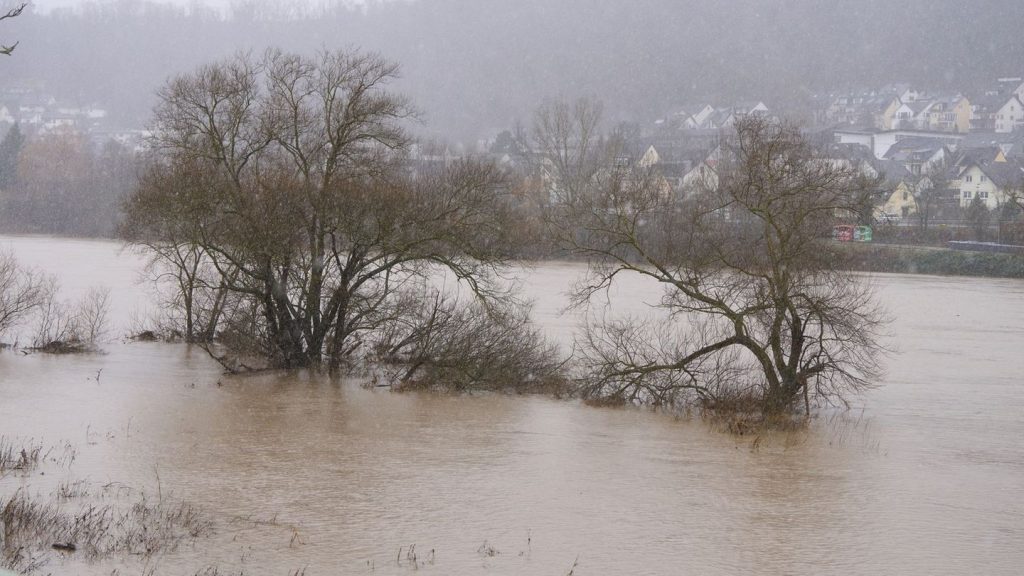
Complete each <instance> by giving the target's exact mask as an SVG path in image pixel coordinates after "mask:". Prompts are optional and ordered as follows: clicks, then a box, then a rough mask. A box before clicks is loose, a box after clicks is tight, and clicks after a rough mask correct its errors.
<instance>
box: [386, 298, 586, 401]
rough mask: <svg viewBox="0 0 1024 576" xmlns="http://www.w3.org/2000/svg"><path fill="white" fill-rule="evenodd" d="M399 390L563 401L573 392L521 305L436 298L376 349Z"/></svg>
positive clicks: (397, 326)
mask: <svg viewBox="0 0 1024 576" xmlns="http://www.w3.org/2000/svg"><path fill="white" fill-rule="evenodd" d="M376 349H377V358H378V359H379V360H380V361H382V362H383V364H384V365H385V366H386V367H387V369H386V370H385V373H386V375H387V379H388V382H389V383H390V384H391V385H392V386H393V387H395V388H396V389H401V390H408V389H414V388H431V389H441V390H452V391H467V390H495V391H506V392H516V393H528V392H543V393H553V394H559V393H563V392H565V391H566V390H567V389H568V386H567V379H566V377H565V374H564V372H563V362H562V361H561V360H560V358H559V353H558V349H557V347H556V346H555V345H554V344H551V343H549V342H547V341H546V340H545V339H544V337H543V335H542V334H541V333H540V331H539V330H538V329H537V328H535V327H534V326H533V324H532V323H531V322H530V320H529V309H527V308H522V307H519V306H515V305H498V304H492V305H486V304H483V303H481V302H479V301H474V302H472V303H470V304H460V303H459V302H458V301H457V300H456V299H450V298H447V297H445V296H444V295H441V294H436V295H435V296H434V298H433V299H426V300H425V304H423V305H422V306H421V307H420V308H419V309H418V310H417V311H416V313H415V314H414V315H412V316H410V317H409V318H407V319H406V321H404V322H401V323H396V324H393V325H391V326H390V327H389V329H388V330H387V331H386V332H385V334H384V336H383V338H382V339H381V340H380V341H378V342H377V344H376Z"/></svg>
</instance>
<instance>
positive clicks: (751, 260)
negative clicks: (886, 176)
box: [561, 117, 883, 415]
mask: <svg viewBox="0 0 1024 576" xmlns="http://www.w3.org/2000/svg"><path fill="white" fill-rule="evenodd" d="M736 132H737V133H736V135H735V137H734V138H732V139H728V140H727V141H725V142H723V154H722V162H721V163H720V164H719V168H718V178H717V179H716V181H717V182H716V186H715V187H713V188H709V189H704V190H699V191H694V193H693V194H691V195H689V196H688V197H687V200H685V201H684V202H682V203H680V202H678V201H676V200H675V199H673V198H671V197H670V196H667V195H666V194H664V193H663V192H662V191H661V189H660V187H659V186H658V185H657V179H656V178H654V177H652V176H651V175H650V174H645V173H638V172H636V171H631V172H629V173H613V174H612V175H611V176H610V177H608V178H606V179H603V181H602V182H601V183H600V187H599V188H598V190H597V192H598V193H596V194H594V195H593V198H592V199H587V198H585V197H584V198H581V199H580V200H579V201H577V202H575V203H573V204H571V205H568V206H566V207H564V209H563V210H562V212H561V218H562V219H564V220H563V222H562V228H563V229H569V228H570V227H574V228H579V229H582V230H583V231H584V233H582V234H580V233H575V234H565V235H564V240H565V241H566V242H567V243H568V244H570V248H571V249H572V250H574V251H575V252H576V253H577V254H578V255H580V256H584V257H587V258H588V259H589V261H590V274H589V277H588V278H587V280H586V281H584V282H582V283H581V284H580V285H579V286H577V289H576V292H575V302H576V303H577V304H579V305H584V306H585V305H587V304H588V303H590V302H591V299H592V297H593V296H594V295H595V294H596V293H598V292H600V291H603V290H606V289H608V288H609V287H611V286H612V285H613V284H614V283H615V281H616V279H617V278H618V277H620V276H621V275H623V274H627V273H632V274H638V275H641V276H643V277H646V278H649V279H651V280H653V281H656V282H658V283H660V284H661V285H662V286H664V287H665V292H664V295H663V298H662V300H661V305H662V307H663V308H664V309H665V310H666V311H667V313H668V314H669V315H670V319H669V321H665V320H664V319H662V320H658V321H656V322H653V323H648V324H646V325H644V324H643V323H641V322H639V321H638V320H636V319H630V318H622V317H621V316H620V317H616V316H614V314H613V313H614V310H611V311H610V312H609V313H608V315H606V316H605V317H604V318H600V317H599V318H598V319H596V320H594V321H592V322H591V325H590V327H589V329H588V330H587V331H586V332H585V334H584V336H583V337H582V338H581V340H580V342H579V348H580V350H581V359H582V361H583V364H584V366H585V367H586V368H588V371H587V372H586V373H585V374H584V375H583V378H582V387H581V390H582V393H583V394H584V395H586V396H589V397H593V398H601V399H606V400H616V401H631V402H653V403H659V404H669V403H697V404H699V405H701V406H705V407H711V408H724V407H726V406H727V405H732V406H736V405H737V402H740V401H741V400H742V401H744V403H745V404H744V409H750V410H753V411H755V412H758V413H760V414H763V415H776V414H781V413H786V412H788V411H790V410H792V409H793V408H794V407H795V405H796V404H797V402H798V401H799V400H800V399H801V398H802V399H803V403H804V409H805V410H806V411H808V412H809V410H810V405H811V402H812V400H814V401H820V402H832V401H840V400H842V398H843V395H844V393H847V392H849V391H851V390H858V389H861V388H863V387H865V386H868V385H869V384H870V383H871V382H872V379H873V378H874V377H875V376H876V374H877V372H878V362H877V360H878V356H879V353H880V351H881V350H882V348H881V346H880V344H879V341H878V335H879V334H878V333H879V330H880V328H881V326H882V322H883V317H882V314H881V313H880V311H879V310H878V308H877V307H876V305H875V304H874V303H873V299H872V294H871V291H870V289H869V288H868V287H867V286H866V285H865V284H864V282H863V281H862V280H861V279H860V278H859V277H857V276H855V275H853V274H849V273H846V272H844V271H842V270H841V269H839V264H838V263H839V261H840V258H839V256H838V254H836V253H835V251H834V250H833V249H832V244H831V241H830V236H831V230H832V225H833V223H834V222H836V221H837V218H839V217H840V216H842V217H849V215H850V214H851V213H853V212H854V211H855V210H856V207H857V206H858V205H859V203H860V200H861V198H863V196H864V195H865V194H867V193H868V191H867V190H864V189H863V188H862V187H863V185H864V181H863V179H861V178H858V175H857V171H856V170H854V169H852V168H846V167H840V166H837V165H835V164H833V163H829V162H823V161H820V160H817V159H815V158H814V156H813V154H812V152H811V149H810V147H809V146H808V145H807V143H806V142H805V141H804V140H803V139H802V138H801V136H800V134H799V132H798V130H797V129H795V128H793V127H789V126H785V125H780V124H778V123H772V122H770V121H767V120H764V119H759V118H754V117H747V118H744V119H742V120H740V121H739V122H737V125H736Z"/></svg>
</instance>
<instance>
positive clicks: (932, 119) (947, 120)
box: [928, 96, 973, 134]
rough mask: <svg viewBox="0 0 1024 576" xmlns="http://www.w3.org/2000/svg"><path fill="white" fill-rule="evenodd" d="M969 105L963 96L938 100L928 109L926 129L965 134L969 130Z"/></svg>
mask: <svg viewBox="0 0 1024 576" xmlns="http://www.w3.org/2000/svg"><path fill="white" fill-rule="evenodd" d="M972 115H973V110H972V109H971V103H970V102H969V101H968V100H967V98H964V97H963V96H954V97H952V98H940V99H938V100H935V101H934V102H932V104H931V106H930V107H929V108H928V127H929V128H930V129H931V130H938V131H941V132H959V133H961V134H963V133H967V132H969V131H970V130H971V116H972Z"/></svg>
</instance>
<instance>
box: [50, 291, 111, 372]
mask: <svg viewBox="0 0 1024 576" xmlns="http://www.w3.org/2000/svg"><path fill="white" fill-rule="evenodd" d="M109 312H110V290H109V289H107V288H92V289H90V290H89V292H87V293H86V294H85V296H83V297H82V299H81V300H79V301H78V302H77V303H71V302H69V301H67V300H62V299H61V298H60V288H59V285H58V284H57V281H56V279H53V278H51V279H49V281H47V282H46V283H45V285H44V288H43V293H42V298H41V301H40V303H39V305H38V312H37V318H36V327H35V334H34V335H33V337H32V349H33V350H35V351H37V352H47V353H51V354H74V353H81V352H93V351H95V350H96V349H97V347H98V345H99V344H100V343H101V342H102V340H103V338H104V337H105V336H106V334H107V316H108V314H109Z"/></svg>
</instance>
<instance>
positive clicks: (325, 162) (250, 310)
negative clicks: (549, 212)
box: [125, 51, 510, 367]
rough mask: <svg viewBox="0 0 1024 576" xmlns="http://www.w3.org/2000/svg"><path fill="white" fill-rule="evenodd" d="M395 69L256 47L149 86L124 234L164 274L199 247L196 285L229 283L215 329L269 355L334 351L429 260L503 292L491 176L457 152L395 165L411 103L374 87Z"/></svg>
mask: <svg viewBox="0 0 1024 576" xmlns="http://www.w3.org/2000/svg"><path fill="white" fill-rule="evenodd" d="M396 72H397V66H396V65H395V64H393V63H390V62H388V61H387V60H385V59H383V58H381V57H379V56H377V55H374V54H365V53H360V52H344V51H341V52H323V53H321V54H319V55H318V56H317V57H315V58H309V57H304V56H299V55H294V54H286V53H282V52H277V51H271V52H268V53H267V54H266V55H265V56H264V57H263V58H261V59H259V60H258V61H254V60H253V59H251V58H248V57H245V56H239V57H236V58H233V59H230V60H228V61H224V62H221V63H218V64H214V65H210V66H206V67H204V68H202V69H200V70H198V71H196V72H194V73H192V74H188V75H185V76H181V77H178V78H176V79H174V80H172V81H171V82H170V83H169V84H168V85H167V86H166V87H165V88H164V89H163V90H162V91H161V92H160V99H161V103H160V104H159V106H158V108H157V111H156V123H155V126H154V133H155V134H156V136H155V138H154V147H155V149H156V150H158V152H159V155H158V157H157V158H156V159H155V160H154V161H153V162H152V163H151V164H150V166H149V168H148V169H147V170H146V172H145V174H144V176H143V178H142V183H141V185H140V187H139V189H138V190H137V191H136V193H135V194H134V195H133V196H132V198H131V199H130V200H129V202H128V204H127V207H126V212H127V215H128V217H127V220H128V222H127V224H126V227H125V230H126V235H127V236H128V238H129V239H130V240H132V241H135V242H138V243H140V244H143V245H154V244H161V243H163V245H164V246H165V247H167V248H172V252H169V254H171V256H170V257H169V258H168V257H161V258H162V259H163V260H164V261H168V262H171V263H172V266H177V267H178V269H179V271H180V270H181V268H182V267H183V266H184V267H188V266H191V265H193V264H194V263H195V261H196V258H201V259H202V261H203V266H206V267H208V268H209V269H212V270H213V271H214V272H215V275H214V277H213V278H214V280H215V282H213V283H210V282H209V281H205V282H206V286H205V287H207V288H211V287H215V290H223V292H224V294H226V295H228V298H227V300H226V301H224V302H223V303H222V305H221V306H220V311H219V314H220V315H223V318H222V319H221V320H220V321H221V322H224V323H225V324H224V332H226V333H230V334H232V335H235V336H238V338H234V339H233V341H234V342H238V343H241V342H242V341H248V342H249V344H250V345H246V346H243V348H244V349H247V350H251V351H258V352H259V353H260V354H259V355H261V356H263V357H264V358H265V359H267V360H269V362H270V363H271V364H272V365H274V366H282V367H299V366H311V365H319V364H322V363H326V364H327V365H328V366H331V367H335V366H339V365H340V364H342V363H344V362H345V361H346V359H348V358H350V357H352V356H353V355H354V354H356V353H358V352H359V350H360V349H361V348H362V346H363V342H364V339H363V334H365V333H366V332H368V331H373V330H375V329H377V328H379V327H380V325H381V323H382V322H385V321H387V319H388V314H387V311H388V310H390V305H391V302H392V300H393V299H394V298H396V297H397V296H396V295H397V293H398V290H399V288H401V287H402V286H403V285H404V284H405V283H406V282H409V281H410V280H411V279H412V278H417V277H423V276H425V275H428V274H430V273H431V271H432V270H433V268H431V267H432V266H439V267H442V268H444V269H447V270H449V271H450V272H452V273H454V274H455V276H456V277H458V278H459V279H460V280H462V281H465V282H466V283H467V285H468V286H470V288H471V289H472V290H473V291H474V293H476V294H477V295H479V296H480V297H488V296H492V295H495V294H498V293H500V292H501V291H502V289H500V288H498V285H497V284H496V283H494V282H493V279H494V275H495V273H496V272H498V271H499V270H500V268H501V267H502V266H503V263H504V261H505V259H506V257H507V249H508V246H509V242H508V241H509V240H510V237H509V234H510V233H509V229H508V228H507V227H506V226H505V225H504V224H505V214H506V212H507V208H508V205H507V202H506V200H505V197H506V186H505V185H504V176H503V174H502V173H501V171H500V170H498V169H497V168H496V167H495V166H493V165H489V164H481V163H476V162H468V161H463V162H457V163H455V164H453V165H452V166H450V167H447V168H445V169H443V170H434V171H430V170H427V171H417V172H416V173H415V175H411V171H407V170H405V169H404V167H405V164H404V161H405V151H406V149H407V147H408V145H409V143H410V139H409V137H408V135H407V134H406V132H405V130H404V129H403V128H402V127H401V121H402V120H404V119H407V118H409V117H411V116H412V115H413V113H414V111H413V109H412V108H411V106H410V105H409V104H408V103H407V102H406V101H405V99H403V98H401V97H400V96H397V95H395V94H392V93H391V92H389V91H388V90H387V85H388V83H389V81H390V80H391V79H392V78H393V77H394V76H395V74H396ZM174 246H181V247H184V248H185V249H186V251H192V250H197V251H198V252H197V253H196V254H195V255H193V253H192V252H187V255H188V257H187V258H180V257H179V256H178V248H173V247H174ZM182 263H184V264H182ZM182 278H184V281H185V283H186V284H189V283H194V282H195V279H196V278H197V276H196V274H194V273H192V272H188V271H186V272H185V273H184V274H183V276H182Z"/></svg>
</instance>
